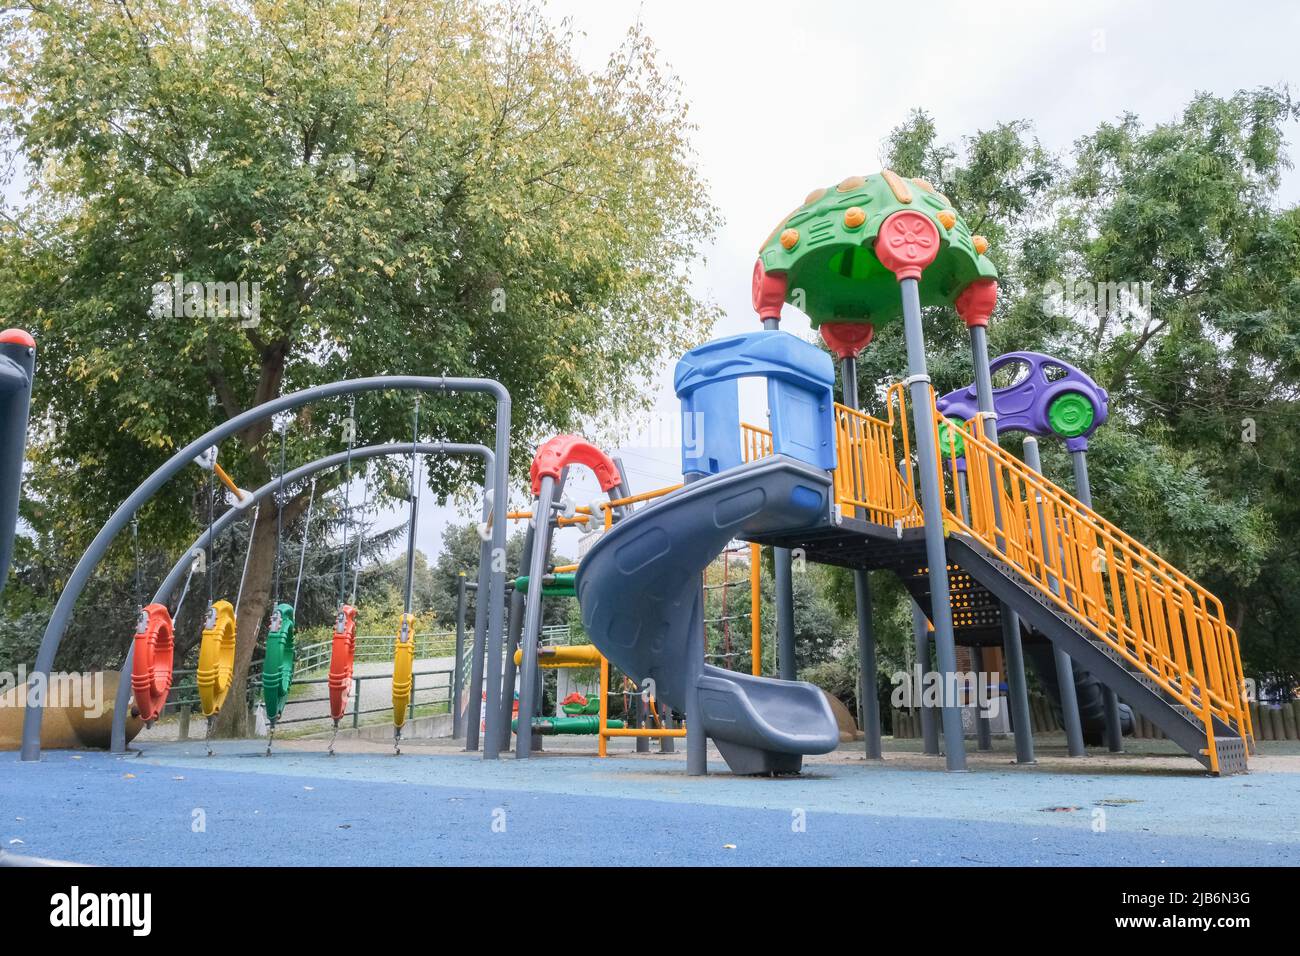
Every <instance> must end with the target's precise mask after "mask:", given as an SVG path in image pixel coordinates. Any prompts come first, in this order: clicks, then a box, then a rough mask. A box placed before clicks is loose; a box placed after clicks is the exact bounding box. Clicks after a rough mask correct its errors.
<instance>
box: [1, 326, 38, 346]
mask: <svg viewBox="0 0 1300 956" xmlns="http://www.w3.org/2000/svg"><path fill="white" fill-rule="evenodd" d="M0 343H3V344H4V345H21V346H24V347H25V348H29V349H34V348H36V340H35V339H34V338H32V337H31V334H30V333H28V332H24V331H23V330H22V329H5V330H4V331H3V332H0Z"/></svg>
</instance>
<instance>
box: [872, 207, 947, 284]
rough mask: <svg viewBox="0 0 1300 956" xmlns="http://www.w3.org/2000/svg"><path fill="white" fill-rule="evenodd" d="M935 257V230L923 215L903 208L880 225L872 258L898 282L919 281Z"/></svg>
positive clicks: (937, 240)
mask: <svg viewBox="0 0 1300 956" xmlns="http://www.w3.org/2000/svg"><path fill="white" fill-rule="evenodd" d="M938 254H939V229H938V227H936V226H935V224H934V223H933V222H931V221H930V217H929V216H927V215H926V214H925V213H921V212H917V211H916V210H914V209H903V210H900V211H899V212H896V213H894V214H893V215H892V216H890V217H889V218H888V219H886V220H885V221H884V222H883V223H881V224H880V232H879V233H878V234H877V235H876V258H877V259H879V260H880V264H881V265H882V266H884V267H885V268H886V269H888V270H889V271H890V272H892V273H893V274H894V277H895V278H897V279H898V281H899V282H902V281H903V280H904V279H919V278H921V273H922V272H923V271H925V267H926V266H928V265H929V264H930V263H931V262H934V257H935V256H937V255H938Z"/></svg>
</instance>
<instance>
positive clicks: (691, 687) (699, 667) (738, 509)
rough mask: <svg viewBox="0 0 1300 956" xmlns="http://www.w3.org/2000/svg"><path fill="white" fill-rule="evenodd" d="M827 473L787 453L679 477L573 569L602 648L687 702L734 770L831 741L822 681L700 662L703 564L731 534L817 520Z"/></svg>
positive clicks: (661, 696) (757, 767)
mask: <svg viewBox="0 0 1300 956" xmlns="http://www.w3.org/2000/svg"><path fill="white" fill-rule="evenodd" d="M830 494H831V479H830V475H829V474H827V472H825V471H823V470H821V469H819V468H813V467H810V466H808V465H805V464H803V463H802V462H798V461H795V460H794V459H792V458H787V457H784V456H779V455H778V456H775V457H770V458H764V459H762V460H760V461H757V462H753V463H751V464H748V465H742V466H740V467H738V468H731V469H728V470H727V471H724V472H722V473H720V474H717V475H712V476H709V477H707V478H703V479H700V480H698V481H695V482H693V483H691V484H688V485H687V486H686V487H685V488H683V489H681V490H680V491H677V492H674V493H672V494H670V495H668V496H666V497H664V498H662V499H660V500H659V501H657V502H655V503H654V504H651V505H649V506H647V507H645V508H642V509H641V510H640V511H637V512H634V513H633V514H632V515H630V516H629V517H627V518H624V519H623V520H622V521H619V522H618V523H617V524H615V525H614V526H613V527H612V528H611V529H610V530H609V531H607V532H606V533H605V535H604V536H603V537H602V538H601V539H600V540H599V541H598V542H597V543H596V544H595V545H594V546H593V547H592V549H591V551H590V552H588V554H587V555H586V557H584V558H583V560H582V563H581V565H579V567H578V573H577V591H578V602H579V604H580V605H581V607H582V622H583V625H584V626H585V627H586V629H587V633H588V634H589V635H590V636H591V640H592V643H594V644H595V645H596V647H597V648H599V649H600V652H601V653H602V654H604V655H605V657H607V658H608V659H609V660H610V661H612V662H613V663H614V664H615V665H616V666H617V667H619V668H620V669H622V670H623V672H624V673H626V674H628V675H629V676H631V677H632V678H634V679H635V680H637V681H638V682H641V681H644V680H645V679H646V678H650V679H652V680H653V681H654V689H655V693H656V694H657V697H658V700H659V701H662V702H663V703H666V704H668V705H670V706H671V707H673V708H674V709H676V710H682V711H685V712H686V722H687V725H688V728H690V731H691V732H698V730H699V729H700V728H701V727H702V728H703V731H704V732H705V733H706V734H707V735H708V736H709V737H711V738H712V739H713V741H714V743H715V744H716V745H717V747H718V751H719V752H720V753H721V754H722V756H723V758H724V759H725V760H726V761H727V765H728V766H729V767H730V768H731V770H732V772H733V773H739V774H760V773H767V774H771V773H798V772H799V770H800V768H801V767H802V765H803V755H804V754H820V753H829V752H830V751H832V750H834V749H835V747H836V746H837V745H838V744H839V729H838V727H837V726H836V723H835V715H834V714H833V713H832V711H831V708H830V704H829V703H828V702H827V700H826V696H825V695H824V694H823V693H822V691H821V690H820V689H819V688H817V687H815V686H813V685H812V684H808V683H804V682H802V681H781V680H774V679H771V678H766V677H753V676H751V675H748V674H740V673H736V672H734V671H728V670H724V669H722V668H720V667H714V666H712V665H710V664H706V663H704V660H703V648H702V643H701V640H700V636H701V635H702V634H703V628H704V623H703V612H702V596H703V592H702V588H701V577H700V574H701V572H702V571H703V570H704V569H705V568H706V567H707V566H708V564H709V562H711V561H712V560H713V559H714V558H715V557H717V556H718V554H720V553H721V552H722V549H723V548H725V547H726V546H727V543H728V542H729V541H731V540H732V539H733V538H737V537H741V538H743V537H750V536H755V535H762V534H770V533H776V532H783V531H793V530H798V529H802V528H811V527H815V526H817V525H822V524H826V523H827V521H828V513H829V500H830Z"/></svg>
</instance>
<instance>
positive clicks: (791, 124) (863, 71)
mask: <svg viewBox="0 0 1300 956" xmlns="http://www.w3.org/2000/svg"><path fill="white" fill-rule="evenodd" d="M548 9H549V10H550V12H551V14H552V15H553V16H554V17H555V18H556V19H559V18H564V17H568V18H571V20H572V23H573V25H574V27H575V28H576V29H577V30H578V31H580V32H581V38H580V43H579V48H578V53H579V55H580V57H581V58H582V59H583V61H584V63H586V64H587V65H588V66H589V67H590V68H592V69H598V68H600V67H602V66H603V65H604V63H605V61H606V59H607V58H608V56H609V54H610V52H611V51H613V50H614V49H615V48H616V47H617V46H618V44H619V42H620V41H621V39H622V38H623V36H624V34H625V33H626V32H627V30H628V28H629V27H630V26H632V25H633V24H634V23H635V22H636V21H637V20H638V19H640V20H641V22H642V23H643V24H644V26H645V28H646V31H647V33H648V34H649V36H650V37H651V38H653V40H654V42H655V43H656V45H657V46H658V48H659V50H660V53H661V57H662V61H663V63H664V64H665V65H666V66H667V67H668V68H669V69H670V70H671V71H672V72H674V73H676V74H677V75H678V76H679V77H680V79H681V81H682V86H683V90H684V93H685V96H686V99H687V101H688V102H689V103H690V105H691V118H692V120H693V121H694V123H695V124H696V125H697V126H698V130H697V132H696V134H695V137H694V147H695V150H696V153H697V157H698V162H699V167H700V169H701V171H702V173H703V175H704V178H705V179H706V180H707V182H708V183H709V184H710V187H711V191H712V197H713V200H714V202H715V203H716V204H717V205H718V207H719V208H720V209H721V210H722V213H723V216H724V217H725V224H724V225H723V227H722V229H721V230H720V231H719V233H718V234H717V236H716V237H715V239H714V241H713V243H712V244H711V246H710V247H709V249H708V254H707V260H706V261H705V262H702V263H700V264H698V267H697V270H696V288H697V292H698V294H699V295H700V296H701V297H703V298H705V299H707V300H710V301H712V302H715V303H717V304H718V305H720V306H721V307H722V309H723V311H724V313H725V317H724V318H723V319H722V320H721V321H720V322H719V324H718V327H717V328H716V329H715V335H717V336H722V335H731V334H735V333H738V332H744V331H747V330H750V329H754V328H756V327H757V326H756V321H755V318H754V314H753V311H752V309H751V307H750V303H749V283H750V272H751V269H752V268H753V262H754V257H755V251H756V249H757V248H758V245H759V243H760V242H761V241H762V240H763V238H764V237H765V236H766V235H767V234H768V232H769V231H770V230H771V229H772V227H773V226H774V225H775V224H776V222H777V220H778V219H780V217H781V216H782V215H784V214H785V213H786V212H788V211H789V210H790V209H791V208H793V207H794V206H795V205H796V204H797V203H798V202H799V201H800V200H801V199H802V198H803V196H805V195H806V194H807V193H808V192H809V191H811V190H812V189H814V188H816V187H819V186H826V185H830V184H833V183H836V182H838V181H839V180H841V179H842V178H844V177H845V176H847V175H851V174H855V173H857V174H864V173H870V172H874V171H876V170H878V169H879V168H880V165H881V162H880V154H881V144H882V142H883V140H884V138H885V137H886V135H887V134H888V133H889V131H890V129H892V128H893V127H894V126H896V125H897V124H899V123H900V122H902V121H903V120H904V118H905V117H906V116H907V113H908V112H909V111H910V110H911V109H913V108H915V107H920V108H923V109H925V110H927V111H928V112H930V113H931V114H932V115H933V116H934V118H935V120H936V122H937V124H938V128H939V131H940V135H941V137H942V138H943V139H945V140H948V141H953V142H956V141H958V140H959V139H960V137H962V136H963V135H966V134H969V133H971V132H973V131H975V130H978V129H981V128H987V127H989V126H991V125H992V124H995V123H997V122H1000V121H1006V120H1011V119H1028V120H1030V121H1032V123H1033V124H1034V127H1035V130H1036V132H1037V134H1038V136H1039V137H1040V138H1041V140H1042V141H1043V143H1044V144H1045V145H1046V146H1047V147H1048V148H1049V149H1052V150H1055V151H1061V150H1065V149H1066V148H1068V147H1069V145H1070V143H1071V142H1072V141H1073V140H1074V139H1076V138H1077V137H1079V136H1081V135H1083V134H1085V133H1087V132H1089V131H1091V130H1092V129H1093V128H1095V126H1096V125H1097V123H1099V122H1101V121H1103V120H1111V119H1114V118H1116V117H1118V116H1119V115H1121V114H1122V113H1124V112H1125V111H1132V112H1134V113H1136V114H1137V115H1138V116H1140V117H1141V118H1142V120H1143V121H1144V122H1146V123H1154V122H1159V121H1165V120H1170V119H1173V118H1175V117H1176V116H1177V114H1178V112H1179V111H1180V110H1181V108H1182V107H1183V106H1184V104H1185V103H1186V102H1187V101H1188V100H1189V99H1190V98H1191V97H1192V95H1193V94H1194V93H1196V92H1198V91H1208V92H1212V93H1216V94H1220V95H1228V94H1231V93H1232V92H1233V91H1235V90H1238V89H1242V88H1248V87H1255V86H1260V85H1276V84H1279V83H1292V84H1294V82H1295V79H1296V76H1295V74H1296V72H1297V68H1296V67H1295V65H1294V64H1295V61H1296V41H1297V38H1300V5H1297V4H1294V3H1286V2H1261V3H1252V4H1250V5H1249V6H1248V7H1246V6H1242V5H1235V4H1225V3H1222V2H1219V3H1213V2H1200V0H1198V2H1188V0H1183V2H1164V3H1131V2H1130V3H1119V2H1094V3H1088V4H1076V3H1016V2H999V0H981V2H970V0H965V2H945V3H924V2H913V3H909V4H888V5H886V4H871V3H866V2H861V0H856V2H854V0H820V2H818V0H799V2H793V0H791V2H785V3H774V2H755V0H749V2H739V0H737V2H723V0H646V2H644V3H641V2H629V0H552V2H551V3H550V5H549V8H548ZM1298 133H1300V130H1297V129H1292V130H1290V132H1289V139H1290V140H1291V142H1292V143H1295V142H1296V141H1297V140H1298V139H1300V136H1297V134H1298ZM1281 198H1282V200H1283V201H1284V202H1285V203H1287V204H1294V203H1295V202H1297V201H1298V200H1300V178H1298V177H1297V176H1296V174H1295V173H1292V174H1290V175H1289V176H1288V178H1287V180H1286V183H1285V187H1284V189H1283V194H1282V197H1281ZM784 327H785V328H786V329H787V330H788V331H791V332H794V333H796V334H800V335H805V336H807V335H809V328H808V324H807V321H806V320H803V319H802V317H801V316H799V315H798V314H797V313H793V314H791V313H790V310H789V309H787V319H786V321H785V325H784ZM671 365H672V363H671V362H670V363H668V364H667V365H666V366H665V369H664V371H663V374H662V375H661V376H660V378H659V380H658V381H657V382H656V383H655V384H654V385H653V389H654V394H655V396H656V405H655V410H654V412H653V414H652V415H651V416H650V417H648V418H647V419H646V420H645V422H644V425H645V430H646V432H647V433H648V434H652V435H657V436H659V438H660V440H658V441H652V442H650V447H647V442H646V441H645V440H644V439H638V440H635V441H634V442H631V443H629V444H628V445H627V446H625V447H622V448H619V449H615V450H616V451H617V452H619V453H620V454H621V455H622V456H623V459H624V462H625V465H626V466H627V468H628V470H629V472H630V479H631V482H632V485H633V488H634V490H637V491H642V490H647V489H650V488H654V487H658V486H662V485H664V484H668V483H672V482H676V481H678V480H680V470H679V453H678V450H677V449H676V448H675V447H668V443H667V442H665V441H663V440H662V437H663V435H664V434H665V433H671V429H670V428H669V427H668V423H672V422H674V421H675V420H676V417H677V403H676V399H675V398H674V397H673V396H672V392H671V387H670V380H671ZM430 371H431V372H436V371H437V370H430ZM632 433H633V432H632V431H631V430H629V431H626V432H624V434H632ZM482 440H483V441H484V442H485V443H488V444H491V436H488V435H484V436H483V439H482ZM597 490H598V489H597V488H596V485H595V483H594V481H593V480H592V479H591V477H590V476H589V475H587V474H586V473H585V472H583V473H582V474H581V475H580V476H578V477H577V478H576V480H575V481H574V482H573V485H572V494H573V497H574V498H575V499H576V500H577V501H579V502H585V501H587V500H588V499H590V498H591V497H593V496H594V495H596V493H597ZM455 517H456V512H455V510H454V509H451V508H437V507H432V506H427V507H424V508H423V509H422V514H421V521H420V529H419V532H420V535H419V544H420V547H421V548H422V549H423V550H424V551H425V552H426V553H428V554H430V555H435V554H436V553H437V550H438V545H439V542H440V540H441V534H442V529H443V528H444V527H445V525H446V523H447V521H448V520H449V519H454V518H455ZM393 520H398V516H397V515H394V516H393ZM559 544H560V547H561V549H562V550H567V551H568V553H570V554H572V553H573V552H574V548H575V544H576V542H574V541H573V539H572V536H569V535H566V536H565V537H564V538H562V539H561V541H560V542H559Z"/></svg>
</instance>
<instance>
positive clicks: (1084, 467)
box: [1070, 448, 1124, 754]
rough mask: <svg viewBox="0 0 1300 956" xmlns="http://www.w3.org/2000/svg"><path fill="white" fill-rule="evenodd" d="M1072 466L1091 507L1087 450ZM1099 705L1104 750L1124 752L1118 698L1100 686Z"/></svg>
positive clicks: (1078, 494) (1075, 457) (1077, 454)
mask: <svg viewBox="0 0 1300 956" xmlns="http://www.w3.org/2000/svg"><path fill="white" fill-rule="evenodd" d="M1070 459H1071V461H1072V462H1073V464H1074V491H1075V496H1076V497H1077V498H1078V499H1079V500H1080V501H1081V502H1083V503H1084V504H1085V505H1087V506H1088V507H1089V508H1091V507H1092V482H1090V481H1089V480H1088V449H1086V448H1079V449H1077V450H1075V451H1072V452H1070ZM1101 703H1102V707H1103V709H1104V710H1105V714H1106V749H1108V750H1109V751H1110V752H1111V753H1114V754H1117V753H1123V752H1124V728H1123V726H1122V725H1121V724H1120V719H1119V697H1118V696H1116V694H1115V692H1114V691H1113V690H1111V689H1110V688H1109V687H1107V686H1105V685H1104V684H1103V685H1102V688H1101Z"/></svg>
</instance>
